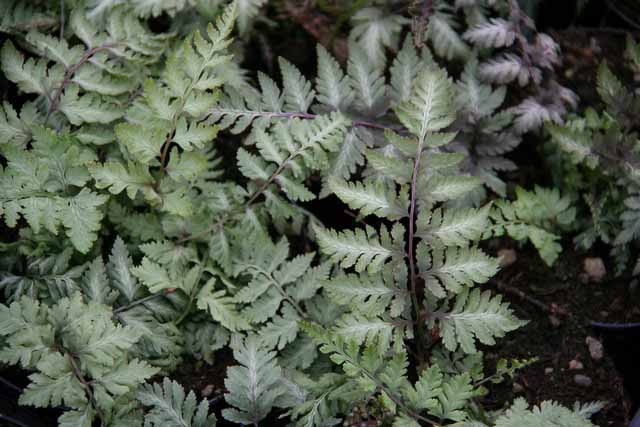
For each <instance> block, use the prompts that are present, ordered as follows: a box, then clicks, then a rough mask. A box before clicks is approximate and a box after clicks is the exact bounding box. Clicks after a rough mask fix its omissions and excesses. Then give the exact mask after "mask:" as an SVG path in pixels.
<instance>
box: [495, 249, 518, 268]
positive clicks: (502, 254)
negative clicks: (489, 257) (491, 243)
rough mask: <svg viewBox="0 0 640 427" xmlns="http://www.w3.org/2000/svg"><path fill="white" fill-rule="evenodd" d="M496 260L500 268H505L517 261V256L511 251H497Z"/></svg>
mask: <svg viewBox="0 0 640 427" xmlns="http://www.w3.org/2000/svg"><path fill="white" fill-rule="evenodd" d="M498 258H499V259H498V263H499V264H500V267H502V268H506V267H509V266H510V265H512V264H513V263H515V262H516V261H517V260H518V254H517V253H516V251H515V250H513V249H500V250H499V251H498Z"/></svg>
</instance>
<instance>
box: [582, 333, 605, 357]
mask: <svg viewBox="0 0 640 427" xmlns="http://www.w3.org/2000/svg"><path fill="white" fill-rule="evenodd" d="M585 343H586V344H587V346H588V347H589V354H590V355H591V358H592V359H593V360H600V359H602V357H603V356H604V348H603V347H602V343H601V342H600V341H598V340H597V339H595V338H594V337H587V338H586V339H585Z"/></svg>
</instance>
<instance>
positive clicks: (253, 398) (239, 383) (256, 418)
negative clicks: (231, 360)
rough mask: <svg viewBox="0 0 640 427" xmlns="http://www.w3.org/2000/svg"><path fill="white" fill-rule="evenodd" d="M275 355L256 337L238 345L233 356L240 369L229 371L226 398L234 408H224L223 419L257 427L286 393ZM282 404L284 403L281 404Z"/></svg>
mask: <svg viewBox="0 0 640 427" xmlns="http://www.w3.org/2000/svg"><path fill="white" fill-rule="evenodd" d="M275 356H276V353H275V352H274V351H267V350H265V349H264V348H262V347H261V346H260V341H259V339H258V338H257V337H255V336H250V337H248V338H247V339H246V340H244V341H242V342H238V343H237V344H236V348H234V357H235V359H236V360H237V361H238V362H239V363H240V366H232V367H231V368H229V369H228V371H227V378H226V380H225V386H226V388H227V390H228V391H229V393H227V394H226V395H225V399H226V401H227V403H229V404H230V405H232V406H233V408H228V409H224V410H223V411H222V416H223V417H224V418H225V419H227V420H229V421H232V422H235V423H238V424H241V425H249V424H252V425H254V426H257V425H258V423H259V422H260V421H262V420H263V419H264V418H265V417H266V416H267V415H268V414H269V413H270V412H271V410H272V409H273V407H274V406H278V405H279V400H281V397H282V396H283V395H284V394H285V393H286V388H285V387H284V385H283V384H282V382H281V378H282V370H281V368H280V367H279V366H278V364H277V362H276V360H275ZM280 404H281V403H280Z"/></svg>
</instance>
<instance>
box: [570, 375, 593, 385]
mask: <svg viewBox="0 0 640 427" xmlns="http://www.w3.org/2000/svg"><path fill="white" fill-rule="evenodd" d="M573 381H574V382H575V383H576V384H578V385H579V386H582V387H590V386H591V384H592V383H593V381H592V380H591V378H589V377H588V376H586V375H582V374H576V375H574V376H573Z"/></svg>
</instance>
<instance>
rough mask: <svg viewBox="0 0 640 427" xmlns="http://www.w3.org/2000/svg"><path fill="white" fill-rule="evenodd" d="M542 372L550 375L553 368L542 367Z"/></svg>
mask: <svg viewBox="0 0 640 427" xmlns="http://www.w3.org/2000/svg"><path fill="white" fill-rule="evenodd" d="M544 373H545V374H546V375H551V374H553V368H544Z"/></svg>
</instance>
